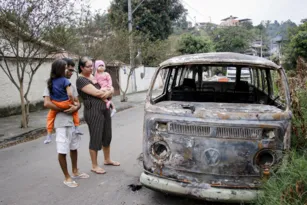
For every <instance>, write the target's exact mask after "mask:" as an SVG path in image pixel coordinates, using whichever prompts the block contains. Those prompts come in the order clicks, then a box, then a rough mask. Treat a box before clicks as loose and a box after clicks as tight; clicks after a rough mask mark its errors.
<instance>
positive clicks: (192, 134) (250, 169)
mask: <svg viewBox="0 0 307 205" xmlns="http://www.w3.org/2000/svg"><path fill="white" fill-rule="evenodd" d="M227 67H235V68H236V69H237V72H236V79H235V81H234V82H233V81H228V82H227V81H220V80H219V78H220V77H221V76H222V77H223V73H224V74H225V73H226V69H227ZM241 68H244V69H248V70H249V71H250V80H249V82H247V81H244V79H241V76H240V75H241V70H240V69H241ZM217 73H218V75H216V74H217ZM225 75H226V74H225ZM157 84H158V85H157ZM157 87H158V89H155V88H157ZM291 118H292V112H291V110H290V95H289V88H288V83H287V79H286V75H285V72H284V70H283V69H282V68H281V67H280V66H278V65H276V64H275V63H273V62H271V61H269V60H266V59H263V58H259V57H255V56H249V55H243V54H237V53H204V54H193V55H184V56H178V57H174V58H171V59H169V60H166V61H164V62H163V63H161V64H160V67H159V68H158V69H157V71H156V74H155V76H154V77H153V79H152V83H151V87H150V89H149V91H148V95H147V98H146V104H145V116H144V133H143V155H144V172H143V173H142V175H141V177H140V181H141V183H142V184H143V185H144V186H146V187H148V188H151V189H154V190H158V191H162V192H168V193H173V194H180V195H185V196H189V197H196V198H201V199H205V200H210V201H227V202H249V201H251V200H253V199H255V198H256V197H257V193H258V192H259V188H260V186H261V183H262V182H263V180H265V179H267V178H268V177H269V175H270V171H271V170H272V169H275V168H276V167H277V166H276V165H278V164H279V163H280V162H281V160H282V159H283V152H284V151H285V150H287V149H288V148H289V146H290V130H291Z"/></svg>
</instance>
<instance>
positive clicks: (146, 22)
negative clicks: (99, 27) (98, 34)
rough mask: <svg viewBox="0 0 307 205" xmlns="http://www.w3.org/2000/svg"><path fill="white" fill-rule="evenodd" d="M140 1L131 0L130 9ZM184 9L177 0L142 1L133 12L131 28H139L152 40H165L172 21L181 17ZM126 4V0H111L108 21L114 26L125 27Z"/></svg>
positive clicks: (170, 29)
mask: <svg viewBox="0 0 307 205" xmlns="http://www.w3.org/2000/svg"><path fill="white" fill-rule="evenodd" d="M139 3H140V1H136V0H132V10H133V9H134V8H135V7H136V6H137V5H138V4H139ZM185 13H186V10H185V9H184V7H183V5H182V4H181V3H180V1H179V0H168V1H165V0H151V1H144V2H143V3H142V5H141V6H140V7H139V8H138V9H137V10H136V11H135V13H133V17H132V19H133V30H135V29H136V30H139V31H141V32H142V33H143V34H145V35H146V36H148V38H149V39H150V40H152V41H155V40H158V39H159V40H165V39H167V38H168V36H169V35H170V34H171V33H172V24H173V22H175V21H177V20H179V19H180V18H182V16H183V15H185ZM127 16H128V5H127V1H126V0H113V1H112V2H111V7H110V15H109V18H110V22H111V23H112V26H113V27H115V28H121V29H122V28H127V25H128V17H127Z"/></svg>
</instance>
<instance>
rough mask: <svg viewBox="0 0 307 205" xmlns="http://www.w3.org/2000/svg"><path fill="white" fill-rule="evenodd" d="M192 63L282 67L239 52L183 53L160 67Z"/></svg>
mask: <svg viewBox="0 0 307 205" xmlns="http://www.w3.org/2000/svg"><path fill="white" fill-rule="evenodd" d="M191 64H207V65H210V64H212V65H223V64H228V65H229V64H233V65H244V66H259V67H263V68H271V69H272V68H273V69H280V68H281V67H280V66H278V65H276V64H275V63H273V62H272V61H269V60H267V59H264V58H260V57H257V56H250V55H244V54H239V53H230V52H225V53H200V54H192V55H182V56H177V57H173V58H171V59H169V60H166V61H164V62H162V63H161V64H160V67H167V66H175V65H191Z"/></svg>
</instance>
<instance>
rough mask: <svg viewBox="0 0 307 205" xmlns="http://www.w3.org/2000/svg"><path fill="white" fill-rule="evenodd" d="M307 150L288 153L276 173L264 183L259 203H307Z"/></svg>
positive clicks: (296, 204) (268, 204) (287, 204)
mask: <svg viewBox="0 0 307 205" xmlns="http://www.w3.org/2000/svg"><path fill="white" fill-rule="evenodd" d="M306 156H307V152H306V151H304V152H303V151H302V152H300V151H292V152H290V153H288V154H287V155H286V156H285V158H284V161H283V163H282V165H281V167H280V169H278V171H277V172H276V173H273V174H272V177H271V178H270V179H269V180H268V181H267V182H266V183H265V184H264V185H263V187H262V189H263V193H262V194H261V195H260V196H259V197H258V200H257V201H256V204H259V205H277V204H282V205H304V204H307V189H306V188H307V187H306V184H307V160H306Z"/></svg>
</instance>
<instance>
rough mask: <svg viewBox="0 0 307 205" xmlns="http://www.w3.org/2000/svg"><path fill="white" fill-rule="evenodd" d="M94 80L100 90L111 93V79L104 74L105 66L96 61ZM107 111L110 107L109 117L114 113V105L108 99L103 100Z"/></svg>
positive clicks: (100, 61) (107, 74)
mask: <svg viewBox="0 0 307 205" xmlns="http://www.w3.org/2000/svg"><path fill="white" fill-rule="evenodd" d="M95 69H96V71H95V79H96V80H97V83H98V84H99V85H100V87H101V88H100V89H101V90H106V91H113V86H112V78H111V76H110V74H109V73H107V72H105V70H106V67H105V64H104V62H103V61H102V60H96V61H95ZM105 102H106V105H107V109H109V108H110V107H111V109H112V112H111V117H112V116H113V115H114V114H115V113H116V109H115V106H114V104H113V103H112V101H111V98H108V99H107V100H105Z"/></svg>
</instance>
